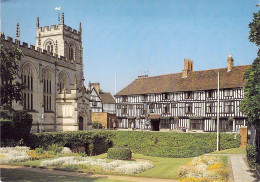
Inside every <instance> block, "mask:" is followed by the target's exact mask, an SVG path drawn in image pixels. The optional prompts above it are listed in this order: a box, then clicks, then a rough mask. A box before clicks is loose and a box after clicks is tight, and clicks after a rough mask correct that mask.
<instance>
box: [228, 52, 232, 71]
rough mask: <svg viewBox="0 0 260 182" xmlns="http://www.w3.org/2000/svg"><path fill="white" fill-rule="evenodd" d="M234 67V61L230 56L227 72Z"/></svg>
mask: <svg viewBox="0 0 260 182" xmlns="http://www.w3.org/2000/svg"><path fill="white" fill-rule="evenodd" d="M233 66H234V59H233V58H232V54H229V55H228V59H227V72H229V71H231V70H232V68H233Z"/></svg>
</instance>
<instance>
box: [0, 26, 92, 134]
mask: <svg viewBox="0 0 260 182" xmlns="http://www.w3.org/2000/svg"><path fill="white" fill-rule="evenodd" d="M39 33H41V35H40V38H41V46H40V47H38V44H37V43H38V40H37V39H38V34H39ZM1 39H2V41H1V43H2V44H3V45H4V46H7V47H12V46H15V47H19V48H20V49H21V50H22V52H23V54H24V56H23V57H22V58H21V61H20V62H19V63H18V66H19V69H20V72H19V77H18V78H17V80H18V81H19V82H21V81H22V78H21V75H22V69H23V67H24V66H26V65H28V64H29V65H30V67H31V68H32V73H33V110H28V112H29V113H30V114H32V117H33V126H32V130H31V131H32V132H40V131H78V130H79V117H80V116H81V117H83V129H84V130H85V129H89V128H90V127H89V125H90V123H91V120H90V109H89V94H88V93H87V90H86V88H85V87H84V83H83V81H84V78H83V64H82V62H83V61H82V55H81V52H80V50H82V46H81V33H80V32H78V31H76V30H74V29H71V28H70V27H68V26H66V25H58V26H51V27H44V29H42V28H37V38H36V45H35V46H28V44H27V43H24V42H23V43H22V44H20V42H19V41H17V40H15V41H13V39H12V38H10V37H7V39H5V36H4V35H1ZM49 39H51V40H53V41H54V42H55V43H56V40H57V45H58V53H55V48H54V53H49V52H47V51H46V50H44V49H43V48H44V47H43V46H44V41H48V40H49ZM65 41H67V42H72V41H73V42H74V45H75V47H76V56H75V59H76V60H74V61H71V60H68V59H67V58H66V57H64V56H66V54H64V53H65V50H66V47H64V45H65ZM46 69H50V70H51V73H53V75H52V76H53V77H52V86H51V90H52V101H51V107H52V110H51V111H48V112H46V111H44V99H43V95H44V93H43V87H44V83H43V72H44V70H46ZM61 73H66V75H67V77H68V89H67V90H66V92H64V93H62V94H59V93H58V88H59V87H58V82H59V75H60V74H61ZM22 104H23V102H18V103H15V102H14V104H13V107H14V108H15V109H22V108H23V106H22Z"/></svg>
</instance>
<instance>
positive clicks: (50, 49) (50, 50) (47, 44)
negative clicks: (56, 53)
mask: <svg viewBox="0 0 260 182" xmlns="http://www.w3.org/2000/svg"><path fill="white" fill-rule="evenodd" d="M45 47H46V50H47V52H49V53H53V43H52V42H51V41H49V42H47V43H46V46H45Z"/></svg>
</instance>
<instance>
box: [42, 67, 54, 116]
mask: <svg viewBox="0 0 260 182" xmlns="http://www.w3.org/2000/svg"><path fill="white" fill-rule="evenodd" d="M52 90H53V89H52V73H51V71H50V70H49V69H48V70H46V71H45V72H44V73H43V103H44V111H51V110H52V107H51V106H52Z"/></svg>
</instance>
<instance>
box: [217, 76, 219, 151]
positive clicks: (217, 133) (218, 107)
mask: <svg viewBox="0 0 260 182" xmlns="http://www.w3.org/2000/svg"><path fill="white" fill-rule="evenodd" d="M217 151H219V71H218V107H217Z"/></svg>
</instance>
